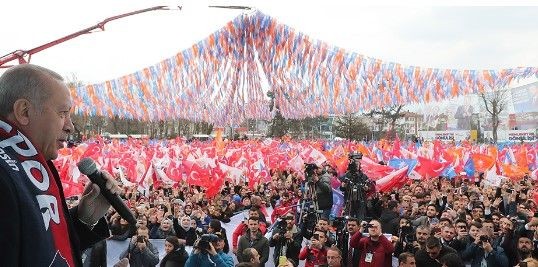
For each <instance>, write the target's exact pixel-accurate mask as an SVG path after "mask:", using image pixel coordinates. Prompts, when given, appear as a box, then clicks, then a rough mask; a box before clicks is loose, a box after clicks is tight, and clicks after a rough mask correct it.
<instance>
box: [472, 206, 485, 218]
mask: <svg viewBox="0 0 538 267" xmlns="http://www.w3.org/2000/svg"><path fill="white" fill-rule="evenodd" d="M471 215H472V216H473V219H480V218H483V217H484V210H482V209H481V208H473V210H472V211H471Z"/></svg>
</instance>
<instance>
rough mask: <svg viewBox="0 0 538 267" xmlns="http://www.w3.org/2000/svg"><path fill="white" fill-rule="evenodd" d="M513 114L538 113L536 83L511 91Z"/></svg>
mask: <svg viewBox="0 0 538 267" xmlns="http://www.w3.org/2000/svg"><path fill="white" fill-rule="evenodd" d="M512 102H513V103H514V112H515V113H525V112H538V82H535V83H531V84H527V85H524V86H520V87H516V88H513V89H512Z"/></svg>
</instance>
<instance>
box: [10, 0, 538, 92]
mask: <svg viewBox="0 0 538 267" xmlns="http://www.w3.org/2000/svg"><path fill="white" fill-rule="evenodd" d="M354 2H356V1H353V2H350V3H346V2H344V1H299V2H297V1H290V0H285V1H284V0H272V1H261V0H259V1H224V0H222V1H211V2H205V3H203V2H202V1H182V2H174V1H166V2H163V1H147V0H146V1H141V0H115V1H106V0H93V1H67V0H57V1H35V0H32V1H29V0H22V1H11V3H2V4H0V8H1V9H2V10H3V11H2V24H1V26H0V36H1V40H2V41H0V55H5V54H7V53H9V52H11V51H13V50H16V49H30V48H33V47H36V46H38V45H41V44H44V43H45V42H48V41H52V40H54V39H57V38H60V37H61V36H64V35H67V34H70V33H73V32H75V31H78V30H81V29H83V28H86V27H89V26H92V25H94V24H96V23H97V22H98V21H101V20H103V19H105V18H107V17H110V16H113V15H118V14H121V13H124V12H129V11H134V10H137V9H141V8H146V7H151V6H155V5H161V4H165V5H169V4H171V3H172V4H174V5H175V4H177V3H180V4H182V5H183V10H181V11H179V10H173V11H155V12H150V13H146V14H141V15H136V16H132V17H129V18H125V19H122V20H118V21H113V22H110V23H109V24H107V25H106V31H105V32H97V33H93V34H90V35H85V36H82V37H78V38H76V39H73V40H71V41H67V42H65V43H63V44H60V45H58V46H55V47H53V48H50V49H47V50H45V51H42V52H40V53H38V54H35V55H34V56H33V58H32V63H35V64H39V65H43V66H46V67H49V68H52V69H54V70H56V71H58V72H59V73H60V74H62V75H65V76H69V75H71V74H75V75H76V76H77V77H78V79H79V80H82V81H83V82H86V83H89V82H94V83H97V82H102V81H105V80H109V79H113V78H116V77H119V76H121V75H125V74H128V73H132V72H135V71H137V70H140V69H142V68H144V67H146V66H148V65H152V64H155V63H156V62H159V61H161V60H163V59H164V58H167V57H170V56H173V55H174V54H176V53H177V52H179V51H181V50H183V49H186V48H188V47H190V46H191V45H192V44H193V43H195V42H197V41H199V40H202V39H204V38H205V37H207V36H208V35H209V34H211V33H212V32H214V31H215V30H217V29H219V28H221V27H222V26H224V25H225V23H226V22H228V21H230V20H232V19H233V18H234V17H236V16H237V15H239V14H240V13H241V11H237V10H223V9H207V8H204V6H206V5H207V3H211V4H229V5H234V4H243V5H250V6H254V7H256V8H258V10H260V11H262V12H264V13H266V14H268V15H270V16H273V17H275V18H277V19H278V20H279V21H280V22H282V23H285V24H287V25H289V26H291V27H293V28H295V29H296V30H298V31H302V32H304V33H306V34H309V35H310V36H311V37H313V38H316V39H321V40H324V41H326V42H327V43H329V44H332V45H336V46H339V47H342V48H345V49H348V50H350V51H355V52H358V53H360V54H363V55H366V56H371V57H376V58H380V59H382V60H385V61H393V62H399V63H402V64H404V65H413V66H424V67H438V68H457V69H502V68H510V67H517V66H536V65H538V51H537V48H538V15H537V14H538V7H536V6H534V7H529V6H509V7H506V6H499V4H503V3H502V2H501V3H498V2H491V1H476V2H473V3H480V4H482V5H484V4H485V5H493V6H478V7H471V6H446V4H447V3H459V4H462V3H464V2H462V1H459V2H458V1H450V2H433V3H434V4H436V6H424V2H421V1H409V2H408V1H406V4H407V3H411V5H410V6H394V3H391V2H390V1H389V2H374V3H376V5H377V6H372V4H368V3H366V4H364V3H362V4H357V3H354ZM428 3H432V2H431V1H429V2H428ZM505 3H506V2H505ZM509 3H511V4H514V3H516V4H519V5H522V4H523V5H525V4H529V3H530V1H515V2H514V1H510V2H509ZM6 11H8V12H6ZM0 71H1V70H0Z"/></svg>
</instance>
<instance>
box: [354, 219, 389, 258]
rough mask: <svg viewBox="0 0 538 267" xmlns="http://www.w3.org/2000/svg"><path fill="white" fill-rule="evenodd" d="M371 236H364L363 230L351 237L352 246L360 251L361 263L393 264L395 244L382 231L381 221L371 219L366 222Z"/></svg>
mask: <svg viewBox="0 0 538 267" xmlns="http://www.w3.org/2000/svg"><path fill="white" fill-rule="evenodd" d="M366 228H367V229H368V234H369V236H367V237H362V233H361V232H357V233H355V234H354V235H353V236H352V237H351V241H350V246H351V247H353V248H354V249H357V250H359V251H360V260H359V265H360V266H362V265H363V264H367V266H391V263H392V252H394V246H393V245H392V243H391V241H390V240H388V239H387V237H385V236H384V235H383V234H382V233H383V229H381V223H379V221H377V220H371V221H370V223H368V224H366Z"/></svg>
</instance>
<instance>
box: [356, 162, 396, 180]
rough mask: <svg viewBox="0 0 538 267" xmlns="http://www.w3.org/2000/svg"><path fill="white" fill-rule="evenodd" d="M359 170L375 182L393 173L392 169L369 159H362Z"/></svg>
mask: <svg viewBox="0 0 538 267" xmlns="http://www.w3.org/2000/svg"><path fill="white" fill-rule="evenodd" d="M361 170H362V172H364V174H366V175H367V176H368V178H370V179H372V180H377V179H379V178H381V177H384V176H386V175H388V174H390V173H391V172H393V171H394V168H392V167H390V166H387V165H381V164H378V163H376V162H374V161H372V160H371V159H369V158H366V157H363V158H362V160H361Z"/></svg>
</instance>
